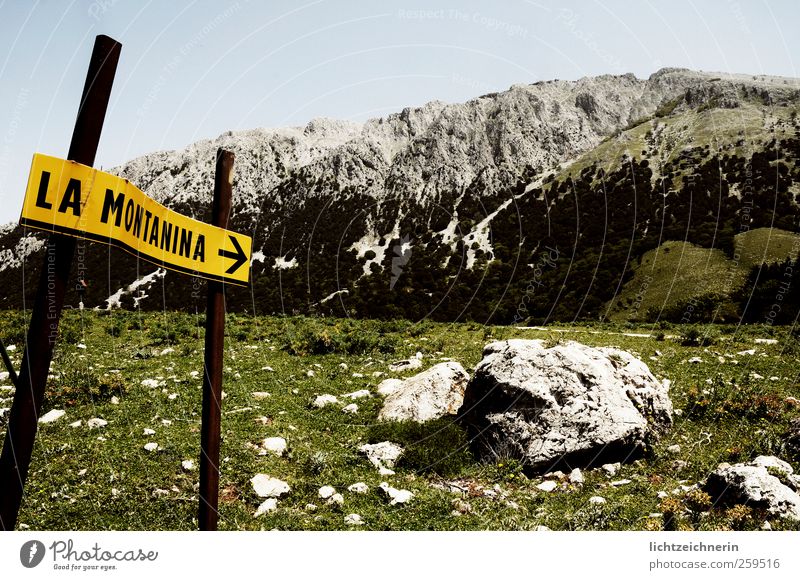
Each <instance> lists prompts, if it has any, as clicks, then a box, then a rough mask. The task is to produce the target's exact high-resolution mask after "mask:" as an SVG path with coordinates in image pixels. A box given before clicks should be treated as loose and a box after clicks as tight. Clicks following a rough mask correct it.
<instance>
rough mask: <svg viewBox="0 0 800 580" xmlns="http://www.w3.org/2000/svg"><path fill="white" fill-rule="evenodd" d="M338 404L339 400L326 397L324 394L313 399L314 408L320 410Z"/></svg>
mask: <svg viewBox="0 0 800 580" xmlns="http://www.w3.org/2000/svg"><path fill="white" fill-rule="evenodd" d="M338 402H339V399H337V398H336V397H334V396H333V395H327V394H326V395H320V396H319V397H317V398H316V399H314V406H315V407H316V408H317V409H322V408H323V407H326V406H328V405H335V404H336V403H338Z"/></svg>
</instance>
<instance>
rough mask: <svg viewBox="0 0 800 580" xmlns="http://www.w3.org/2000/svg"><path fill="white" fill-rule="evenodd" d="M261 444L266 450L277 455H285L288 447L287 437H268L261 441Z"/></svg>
mask: <svg viewBox="0 0 800 580" xmlns="http://www.w3.org/2000/svg"><path fill="white" fill-rule="evenodd" d="M261 446H262V447H263V448H264V451H266V452H268V453H272V454H273V455H277V456H278V457H283V454H284V453H286V448H287V445H286V439H284V438H283V437H267V438H266V439H264V441H263V442H262V443H261Z"/></svg>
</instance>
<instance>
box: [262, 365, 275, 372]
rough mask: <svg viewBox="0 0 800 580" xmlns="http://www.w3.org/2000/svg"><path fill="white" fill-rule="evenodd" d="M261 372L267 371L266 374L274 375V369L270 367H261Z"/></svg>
mask: <svg viewBox="0 0 800 580" xmlns="http://www.w3.org/2000/svg"><path fill="white" fill-rule="evenodd" d="M261 370H262V371H267V372H268V373H274V372H275V369H274V368H272V367H270V366H266V367H261Z"/></svg>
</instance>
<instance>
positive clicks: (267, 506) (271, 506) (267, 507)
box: [253, 497, 278, 518]
mask: <svg viewBox="0 0 800 580" xmlns="http://www.w3.org/2000/svg"><path fill="white" fill-rule="evenodd" d="M277 509H278V500H277V499H275V498H274V497H270V498H267V499H265V500H264V503H262V504H261V505H260V506H258V509H257V510H256V513H255V515H254V516H253V517H256V518H257V517H258V516H262V515H264V514H266V513H269V512H274V511H275V510H277Z"/></svg>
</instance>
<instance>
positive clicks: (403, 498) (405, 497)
mask: <svg viewBox="0 0 800 580" xmlns="http://www.w3.org/2000/svg"><path fill="white" fill-rule="evenodd" d="M379 487H380V489H381V490H382V491H383V493H385V494H386V495H387V496H388V497H389V499H390V501H389V505H396V504H398V503H407V502H409V501H411V499H412V498H413V497H414V494H413V493H411V492H410V491H408V490H407V489H395V488H393V487H391V486H390V485H389V484H388V483H386V482H385V481H383V482H381V484H380V486H379Z"/></svg>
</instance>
